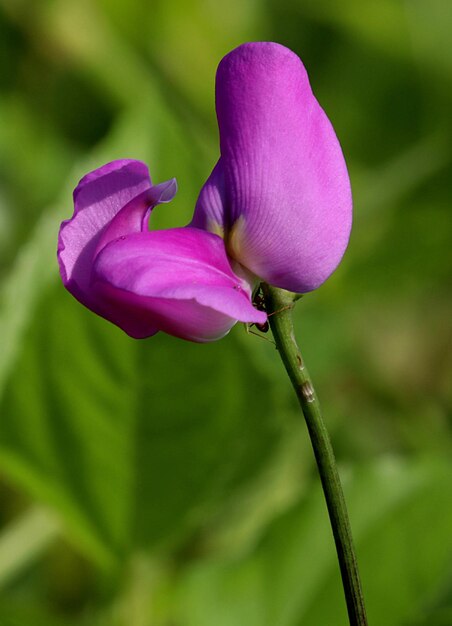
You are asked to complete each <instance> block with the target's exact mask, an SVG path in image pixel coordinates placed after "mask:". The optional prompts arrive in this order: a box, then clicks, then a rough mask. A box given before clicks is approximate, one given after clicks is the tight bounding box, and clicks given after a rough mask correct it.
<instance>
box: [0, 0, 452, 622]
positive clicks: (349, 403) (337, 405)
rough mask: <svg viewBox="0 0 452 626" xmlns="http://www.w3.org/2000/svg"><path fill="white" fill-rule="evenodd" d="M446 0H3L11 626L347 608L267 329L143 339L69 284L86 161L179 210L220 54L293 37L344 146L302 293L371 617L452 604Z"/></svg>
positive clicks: (4, 587)
mask: <svg viewBox="0 0 452 626" xmlns="http://www.w3.org/2000/svg"><path fill="white" fill-rule="evenodd" d="M451 28H452V3H450V2H448V0H405V1H403V0H378V1H377V0H365V1H361V0H340V1H339V0H243V1H242V2H240V3H232V4H231V5H228V6H227V8H226V7H225V6H223V5H221V3H217V2H214V1H213V0H203V1H202V0H193V1H191V2H190V1H188V0H174V1H173V2H170V3H168V2H163V1H162V0H155V1H154V2H152V3H150V2H147V1H146V0H114V1H113V0H77V1H75V0H41V1H40V2H31V0H0V120H1V123H0V279H1V291H0V294H1V295H0V336H1V350H0V472H1V480H0V498H1V507H0V525H1V526H0V624H1V626H41V624H42V625H43V626H44V625H45V626H126V625H127V626H204V625H206V626H207V625H210V624H215V626H232V625H234V626H237V625H246V626H266V625H268V626H302V624H303V625H308V626H344V625H345V624H346V623H347V622H346V616H345V607H344V602H343V599H342V595H341V588H340V581H339V575H338V571H337V565H336V562H335V555H334V548H333V544H332V539H331V536H330V530H329V528H328V523H327V516H326V510H325V506H324V503H323V500H322V496H321V493H320V488H319V484H318V481H317V479H316V474H315V468H314V464H313V459H312V454H311V450H310V447H309V442H308V441H307V435H306V432H305V429H304V426H303V424H302V420H301V419H300V416H299V415H298V411H297V406H296V403H295V400H294V398H293V397H292V393H291V389H290V388H289V385H288V382H287V381H286V380H285V377H284V375H283V371H282V367H281V365H280V363H279V362H278V358H277V355H276V354H275V350H274V348H273V347H272V345H271V344H270V343H268V342H266V341H262V340H259V339H257V338H256V337H253V336H250V335H247V334H246V333H245V332H244V331H243V328H240V327H237V328H235V329H234V330H233V332H231V334H230V335H229V336H228V337H227V338H226V339H224V340H222V341H221V342H218V343H216V344H214V345H206V346H199V345H192V344H188V343H184V342H182V341H177V340H175V339H173V338H170V337H167V336H164V335H158V336H157V337H155V338H152V339H150V340H146V341H142V342H135V341H133V340H131V339H129V338H127V337H126V336H123V335H122V334H121V332H120V331H119V330H117V329H116V328H114V327H112V326H111V325H109V324H108V323H106V322H105V321H103V320H100V319H99V318H97V317H95V316H94V315H92V314H90V313H89V312H88V311H85V310H83V309H82V307H80V306H79V305H77V304H76V302H75V301H74V300H72V299H71V297H70V296H69V295H68V294H67V293H66V292H65V291H64V290H63V288H62V286H61V284H60V281H59V278H58V273H57V266H56V260H55V247H56V233H57V229H58V225H59V222H60V221H61V220H62V219H65V218H67V217H68V216H69V215H70V213H71V210H72V208H71V191H72V189H73V187H74V186H75V185H76V183H77V181H78V179H79V178H80V177H81V175H83V174H84V173H85V172H86V171H88V170H89V169H92V168H94V167H97V166H99V165H101V164H102V163H104V162H106V161H109V160H112V159H115V158H120V157H122V158H124V157H130V158H141V159H143V160H145V161H146V162H148V163H149V165H150V169H151V172H152V175H153V179H154V180H155V181H157V182H158V181H161V180H165V179H167V178H170V177H172V176H176V177H177V179H178V182H179V193H178V196H177V198H176V199H175V200H174V201H173V202H172V203H171V205H170V206H168V207H161V208H160V209H159V210H158V211H156V212H155V219H154V218H153V219H154V225H155V227H156V228H166V227H171V226H175V225H180V224H184V223H186V222H187V221H188V220H189V219H190V216H191V212H192V210H193V207H194V203H195V201H196V196H197V193H198V191H199V189H200V187H201V185H202V183H203V181H204V180H205V179H206V177H207V175H208V173H209V172H210V169H211V168H212V166H213V164H214V162H215V159H216V156H217V153H218V146H217V130H216V122H215V115H214V98H213V86H214V72H215V68H216V65H217V63H218V61H219V60H220V59H221V57H222V56H223V55H224V54H226V53H227V52H228V51H229V50H230V49H232V48H233V47H235V46H236V45H238V44H240V43H242V42H243V41H246V40H274V41H279V42H280V43H283V44H285V45H288V46H289V47H291V48H292V49H293V50H295V51H296V52H297V53H298V54H299V55H300V56H301V57H302V59H303V60H304V62H305V64H306V66H307V68H308V71H309V73H310V77H311V82H312V86H313V89H314V91H315V93H316V94H317V96H318V98H319V100H320V102H321V103H322V105H323V106H324V108H325V110H326V111H327V113H328V115H329V117H330V118H331V120H332V122H333V124H334V126H335V128H336V131H337V134H338V136H339V137H340V139H341V143H342V145H343V148H344V152H345V155H346V158H347V161H348V164H349V169H350V175H351V178H352V185H353V189H354V198H355V222H354V231H353V235H352V239H351V243H350V247H349V250H348V252H347V254H346V256H345V259H344V262H343V263H342V265H341V267H340V269H339V270H338V271H337V272H336V274H335V275H334V276H333V277H332V278H331V280H330V281H328V283H327V284H325V285H324V286H323V287H322V288H321V289H320V290H319V291H318V292H316V293H313V294H310V295H309V296H306V297H305V298H303V300H302V301H301V302H300V303H299V305H298V308H297V312H296V323H297V327H298V335H299V338H300V342H301V344H302V346H303V350H304V353H305V356H306V360H307V362H308V363H309V364H310V369H311V371H312V373H313V375H314V379H315V380H316V383H317V387H318V391H319V395H320V397H321V400H322V402H323V406H324V410H325V415H326V418H327V422H328V424H329V426H330V429H331V433H332V438H333V442H334V445H335V449H336V452H337V456H338V459H339V462H340V467H341V473H342V475H343V477H344V482H345V489H346V494H347V498H348V501H349V504H350V514H351V520H352V526H353V528H354V531H355V536H356V543H357V550H358V556H359V559H360V565H361V570H362V574H363V580H364V588H365V595H366V598H367V603H368V610H369V617H370V623H371V624H384V625H385V626H450V625H452V560H451V554H452V534H451V532H450V529H451V528H452V505H451V503H452V490H451V483H452V481H451V478H452V460H451V451H452V437H451V419H450V418H451V388H450V380H451V374H452V357H451V349H450V348H451V343H452V342H451V333H450V319H451V317H452V315H451V313H452V306H451V304H452V298H451V294H450V290H449V286H450V275H451V270H452V267H451V266H452V236H451V235H452V228H451V221H450V180H451V178H450V166H451V160H452V154H451V152H452V128H451V117H450V111H451V106H452V49H451V47H450V32H451Z"/></svg>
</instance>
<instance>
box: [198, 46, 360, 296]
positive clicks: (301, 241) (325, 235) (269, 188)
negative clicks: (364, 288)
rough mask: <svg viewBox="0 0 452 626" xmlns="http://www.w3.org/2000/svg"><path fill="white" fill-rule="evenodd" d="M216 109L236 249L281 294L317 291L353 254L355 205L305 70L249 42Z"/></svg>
mask: <svg viewBox="0 0 452 626" xmlns="http://www.w3.org/2000/svg"><path fill="white" fill-rule="evenodd" d="M216 105H217V116H218V123H219V129H220V148H221V160H220V162H219V165H217V171H216V172H215V181H218V180H221V179H222V178H223V182H222V185H221V187H220V186H219V185H216V189H217V190H218V191H219V192H221V195H222V200H223V207H224V215H225V219H223V223H224V225H225V226H226V229H227V231H228V233H227V235H226V237H227V247H228V251H229V252H230V254H231V256H232V257H233V258H235V259H236V260H238V261H239V262H240V263H241V264H242V265H244V266H245V267H247V268H248V269H249V270H251V271H252V272H253V273H255V274H256V275H257V276H259V277H260V278H262V279H264V280H266V281H267V282H269V283H271V284H273V285H275V286H277V287H282V288H285V289H289V290H291V291H296V292H306V291H310V290H312V289H315V288H316V287H318V286H319V285H320V284H321V283H322V282H323V281H324V280H326V278H328V276H329V275H330V274H331V273H332V272H333V271H334V269H335V268H336V267H337V265H338V263H339V261H340V259H341V257H342V255H343V253H344V251H345V248H346V247H347V243H348V238H349V234H350V228H351V211H352V201H351V191H350V183H349V178H348V173H347V168H346V165H345V161H344V158H343V155H342V151H341V148H340V145H339V142H338V140H337V138H336V135H335V133H334V130H333V128H332V126H331V124H330V122H329V120H328V118H327V117H326V115H325V113H324V112H323V110H322V109H321V107H320V105H319V104H318V102H317V100H316V99H315V97H314V95H313V94H312V91H311V87H310V85H309V80H308V76H307V73H306V70H305V68H304V67H303V64H302V63H301V61H300V59H299V58H298V57H297V56H296V55H295V54H294V53H293V52H292V51H290V50H288V49H287V48H285V47H284V46H281V45H279V44H275V43H249V44H244V45H242V46H240V47H239V48H236V49H235V50H233V51H232V52H231V53H229V54H228V55H227V56H226V57H225V58H224V59H223V60H222V61H221V63H220V65H219V68H218V72H217V81H216ZM218 168H220V170H222V171H218ZM215 181H214V182H215ZM209 185H210V187H212V180H211V179H209V181H208V183H207V186H209ZM209 195H210V196H212V191H211V190H210V191H208V192H206V191H204V190H203V191H202V192H201V197H200V203H201V205H200V208H199V209H198V212H203V211H204V212H206V213H207V211H208V209H207V208H204V209H203V207H207V206H209V203H208V199H209V198H208V196H209ZM205 197H206V198H207V202H205V200H204V198H205ZM215 204H216V208H215V210H214V211H213V214H214V215H219V214H221V211H220V209H219V201H218V198H216V199H215ZM208 218H209V216H208V217H207V218H206V222H207V221H208ZM196 219H197V223H201V216H200V215H199V214H198V215H196Z"/></svg>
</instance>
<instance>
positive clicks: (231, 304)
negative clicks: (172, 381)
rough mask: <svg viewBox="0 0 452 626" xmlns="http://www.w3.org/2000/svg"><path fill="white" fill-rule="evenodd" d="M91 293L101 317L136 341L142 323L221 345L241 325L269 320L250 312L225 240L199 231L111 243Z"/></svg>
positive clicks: (130, 237) (138, 236)
mask: <svg viewBox="0 0 452 626" xmlns="http://www.w3.org/2000/svg"><path fill="white" fill-rule="evenodd" d="M93 288H95V289H96V292H97V297H98V298H99V299H102V301H103V302H104V311H103V312H102V315H103V316H104V317H106V318H107V319H110V320H111V321H113V322H114V323H115V324H117V325H118V326H120V327H121V328H123V330H125V331H126V332H127V333H128V334H129V335H131V336H132V337H136V338H140V337H144V336H147V332H146V327H145V325H144V326H143V321H146V323H147V324H149V325H150V326H151V327H152V328H158V329H159V330H162V331H164V332H167V333H169V334H171V335H175V336H176V337H181V338H183V339H189V340H191V341H200V342H205V341H213V340H216V339H219V338H220V337H223V336H224V335H225V334H226V333H227V332H228V331H229V330H230V328H231V327H232V326H233V325H234V324H235V323H236V322H237V321H242V322H258V323H263V322H264V321H265V320H266V314H265V313H263V312H262V311H257V310H256V309H255V308H254V307H253V305H252V304H251V288H250V286H249V285H248V284H247V283H246V282H245V281H244V280H243V279H242V278H239V277H238V276H237V275H236V274H235V273H234V272H233V270H232V268H231V265H230V262H229V260H228V257H227V254H226V250H225V246H224V242H223V240H222V239H221V238H220V237H218V236H217V235H213V234H211V233H207V232H205V231H203V230H199V229H196V228H175V229H171V230H164V231H153V232H143V233H135V234H131V235H128V236H126V237H124V238H120V239H117V240H115V241H113V242H111V243H110V244H108V245H107V246H106V247H105V248H103V250H101V252H100V253H99V254H98V255H97V257H96V260H95V265H94V282H93ZM118 305H120V307H121V315H120V316H118ZM125 312H126V313H127V314H125Z"/></svg>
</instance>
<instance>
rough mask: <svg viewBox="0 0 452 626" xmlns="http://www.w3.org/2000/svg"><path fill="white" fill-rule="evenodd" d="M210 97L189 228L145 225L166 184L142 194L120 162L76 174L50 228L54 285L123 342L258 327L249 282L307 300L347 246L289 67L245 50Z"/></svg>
mask: <svg viewBox="0 0 452 626" xmlns="http://www.w3.org/2000/svg"><path fill="white" fill-rule="evenodd" d="M216 101H217V115H218V122H219V128H220V149H221V150H220V151H221V156H220V159H219V161H218V163H217V165H216V166H215V168H214V170H213V172H212V174H211V175H210V177H209V179H208V180H207V182H206V184H205V185H204V187H203V189H202V190H201V193H200V196H199V198H198V202H197V204H196V208H195V213H194V216H193V220H192V222H191V224H190V225H189V226H187V227H184V228H175V229H171V230H163V231H149V230H148V220H149V216H150V213H151V211H152V209H153V208H154V207H155V206H157V205H158V204H162V203H166V202H169V201H170V200H172V198H173V197H174V194H175V193H176V182H175V180H174V179H173V180H170V181H167V182H165V183H161V184H160V185H156V186H153V185H152V183H151V180H150V177H149V173H148V170H147V167H146V166H145V165H144V164H143V163H141V162H139V161H132V160H123V161H114V162H112V163H109V164H107V165H105V166H103V167H101V168H100V169H98V170H95V171H94V172H91V173H90V174H88V175H87V176H85V177H84V178H83V179H82V180H81V181H80V183H79V185H78V186H77V188H76V190H75V192H74V205H75V211H74V215H73V216H72V218H71V219H70V220H67V221H66V222H63V224H62V226H61V229H60V236H59V245H58V258H59V263H60V272H61V276H62V279H63V283H64V285H65V286H66V288H67V289H68V290H69V291H70V292H71V293H72V294H73V295H74V296H75V297H76V298H77V299H78V300H79V301H80V302H82V303H83V304H84V305H85V306H87V307H88V308H90V309H91V310H93V311H94V312H96V313H97V314H99V315H101V316H103V317H105V318H106V319H108V320H110V321H111V322H113V323H115V324H117V325H118V326H120V327H121V328H122V329H123V330H125V331H126V332H127V333H128V334H129V335H131V336H132V337H136V338H141V337H148V336H151V335H153V334H155V333H156V332H158V331H159V330H162V331H165V332H167V333H169V334H172V335H175V336H177V337H182V338H184V339H190V340H192V341H212V340H215V339H219V338H220V337H222V336H224V335H225V334H226V333H227V332H228V331H229V330H230V328H231V327H232V326H233V325H234V324H235V323H236V322H237V321H242V322H256V323H263V322H265V319H266V315H265V313H263V312H262V311H258V310H256V309H255V308H254V307H253V305H252V302H251V297H252V289H253V286H254V285H255V284H257V282H258V281H260V280H264V281H266V282H269V283H270V284H272V285H275V286H277V287H282V288H284V289H288V290H291V291H295V292H298V293H302V292H306V291H311V290H312V289H315V288H317V287H318V286H319V285H320V284H321V283H323V282H324V281H325V280H326V279H327V278H328V276H329V275H330V274H331V273H332V272H333V271H334V269H335V268H336V267H337V265H338V264H339V262H340V259H341V257H342V255H343V253H344V251H345V248H346V246H347V242H348V237H349V233H350V227H351V192H350V184H349V179H348V174H347V169H346V166H345V162H344V158H343V156H342V152H341V149H340V146H339V143H338V140H337V138H336V135H335V133H334V130H333V128H332V126H331V124H330V122H329V121H328V119H327V117H326V115H325V113H324V112H323V110H322V109H321V108H320V106H319V104H318V102H317V100H316V99H315V98H314V96H313V94H312V91H311V88H310V86H309V81H308V77H307V74H306V71H305V69H304V67H303V65H302V63H301V61H300V59H299V58H298V57H297V56H296V55H295V54H294V53H293V52H291V51H290V50H288V49H287V48H284V47H283V46H280V45H279V44H275V43H249V44H244V45H242V46H240V47H239V48H237V49H235V50H233V51H232V52H231V53H230V54H228V55H227V56H226V57H225V58H224V59H223V60H222V61H221V63H220V66H219V68H218V73H217V85H216Z"/></svg>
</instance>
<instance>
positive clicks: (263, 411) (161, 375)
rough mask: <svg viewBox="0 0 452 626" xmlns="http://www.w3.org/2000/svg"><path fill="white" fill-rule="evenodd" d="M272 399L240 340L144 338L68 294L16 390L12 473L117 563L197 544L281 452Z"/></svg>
mask: <svg viewBox="0 0 452 626" xmlns="http://www.w3.org/2000/svg"><path fill="white" fill-rule="evenodd" d="M272 394H273V391H272V387H271V385H269V384H268V380H267V379H265V378H264V377H263V376H261V375H259V374H257V373H256V372H255V371H254V369H253V365H252V363H251V361H250V359H249V357H248V355H247V351H246V350H245V349H244V348H243V345H242V344H241V342H237V341H236V340H235V339H234V336H233V335H232V336H231V337H229V338H227V339H225V340H223V341H221V342H219V343H217V344H214V345H195V344H190V343H186V342H182V341H179V340H176V339H173V338H170V337H167V336H165V335H163V334H161V335H158V336H156V337H155V338H152V339H151V340H148V341H141V342H138V341H134V340H132V339H130V338H129V337H127V336H126V335H124V334H123V333H122V332H121V331H119V330H118V329H116V328H114V327H113V326H112V325H110V324H108V323H107V322H105V321H104V320H101V319H100V318H98V317H96V316H94V315H93V314H91V313H90V312H88V311H85V310H83V309H82V308H81V307H80V306H79V305H78V304H77V303H76V302H75V301H74V300H73V299H72V298H71V297H70V296H69V295H68V294H66V292H64V291H63V288H62V287H61V286H60V285H58V287H57V288H51V289H50V290H47V291H45V292H44V294H43V302H42V303H41V306H40V307H39V308H38V309H37V310H36V311H35V321H34V324H33V325H32V328H31V331H30V332H29V334H28V335H27V336H26V337H25V342H24V350H23V354H22V357H21V358H20V360H19V362H18V363H17V366H16V367H15V370H14V374H13V375H12V377H11V378H10V380H9V383H8V384H7V386H6V390H5V394H4V398H3V402H2V404H1V406H0V410H1V413H2V421H1V424H0V463H1V465H2V467H3V468H4V469H5V470H6V471H7V472H8V473H9V474H10V475H11V476H12V477H13V478H15V479H16V480H18V481H20V483H21V484H23V485H24V486H25V487H26V488H27V489H29V490H30V491H31V492H32V493H33V494H34V496H35V497H37V498H39V499H42V500H45V501H46V502H48V503H50V504H52V505H53V506H54V507H56V508H57V509H58V510H59V511H60V512H61V513H62V514H63V515H64V516H65V519H66V523H67V524H69V525H70V527H71V529H72V531H73V533H76V536H77V538H78V539H79V540H81V541H82V542H83V544H84V545H85V548H86V549H88V550H89V551H90V552H91V554H92V555H93V557H97V558H98V559H99V560H104V561H105V560H108V558H109V556H111V555H112V554H122V553H124V551H127V550H128V549H129V548H130V547H131V546H132V545H133V544H136V543H139V544H143V545H150V544H155V543H157V542H159V541H162V540H164V539H169V538H175V537H178V536H182V535H184V534H185V532H188V531H189V530H190V529H191V528H192V527H193V525H194V524H195V523H196V522H199V520H200V519H203V517H204V515H205V514H206V510H207V512H208V511H209V507H212V506H214V505H215V503H216V502H219V501H220V500H221V499H222V498H223V497H225V496H226V495H227V494H229V492H230V490H231V489H233V488H234V486H235V485H240V484H241V483H242V482H243V481H245V480H247V479H248V478H249V477H250V476H252V475H253V474H254V473H255V472H256V471H257V469H258V468H259V467H260V466H261V465H262V463H264V462H265V460H266V458H267V456H268V454H269V453H270V451H271V450H272V449H273V446H274V445H275V442H276V441H277V437H276V436H275V435H276V433H277V422H276V421H275V419H274V417H273V415H272V413H273V411H272V410H271V406H272V403H273V398H272ZM206 507H207V509H206Z"/></svg>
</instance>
